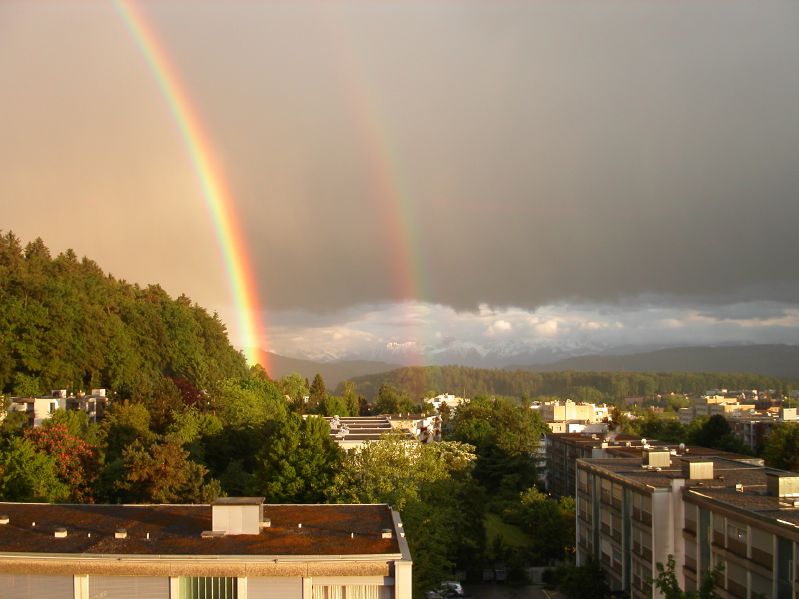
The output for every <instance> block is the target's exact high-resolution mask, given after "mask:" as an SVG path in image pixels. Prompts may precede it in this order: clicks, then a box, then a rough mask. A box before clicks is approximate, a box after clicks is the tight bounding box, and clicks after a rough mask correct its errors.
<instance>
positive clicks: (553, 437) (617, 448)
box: [544, 434, 763, 497]
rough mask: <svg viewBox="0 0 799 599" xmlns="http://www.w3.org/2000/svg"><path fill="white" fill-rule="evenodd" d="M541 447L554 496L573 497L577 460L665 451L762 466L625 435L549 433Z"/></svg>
mask: <svg viewBox="0 0 799 599" xmlns="http://www.w3.org/2000/svg"><path fill="white" fill-rule="evenodd" d="M544 445H545V447H546V454H547V475H546V484H547V490H548V491H549V492H550V493H552V494H553V495H555V496H557V497H561V496H563V495H571V496H572V497H574V496H575V493H576V487H575V475H576V472H577V460H580V459H591V458H635V459H641V456H642V455H643V454H644V452H646V451H667V452H669V453H670V454H673V455H676V456H684V457H691V456H718V457H724V458H727V459H730V460H736V461H740V462H744V463H747V464H754V465H758V466H762V465H763V460H762V459H761V458H756V457H752V456H746V455H740V454H737V453H731V452H726V451H719V450H718V449H708V448H706V447H698V446H693V445H691V446H687V447H686V446H684V445H680V444H676V443H664V442H662V441H657V440H655V439H642V438H640V437H636V436H633V435H625V434H608V435H587V434H563V435H557V434H549V435H546V437H545V440H544Z"/></svg>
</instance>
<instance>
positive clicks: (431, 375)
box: [352, 366, 799, 401]
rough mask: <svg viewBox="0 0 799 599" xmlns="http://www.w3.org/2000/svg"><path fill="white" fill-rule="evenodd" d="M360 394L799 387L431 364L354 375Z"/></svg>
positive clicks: (586, 393)
mask: <svg viewBox="0 0 799 599" xmlns="http://www.w3.org/2000/svg"><path fill="white" fill-rule="evenodd" d="M352 381H353V382H354V383H355V384H356V387H357V390H358V392H359V393H360V394H362V395H365V396H366V397H367V398H368V399H370V400H371V399H373V398H374V397H375V395H376V394H377V391H378V389H379V388H380V385H382V384H383V383H388V384H390V385H393V386H394V387H396V388H397V389H399V390H401V391H404V392H406V393H408V394H409V395H410V397H411V398H412V399H416V398H421V397H423V396H424V395H425V394H427V393H430V392H433V393H453V394H455V395H465V396H466V397H475V396H478V395H502V396H514V397H528V398H532V397H535V396H540V395H549V396H559V397H571V398H572V399H575V400H579V399H586V400H598V401H603V400H605V401H615V400H618V399H620V398H623V397H626V396H631V395H632V396H638V395H651V394H654V393H658V392H660V393H670V392H672V391H673V392H675V393H701V392H704V391H706V390H708V389H714V388H719V387H726V388H730V389H780V390H786V389H788V388H799V385H797V384H792V383H791V382H790V381H787V380H785V379H778V378H774V377H768V376H759V375H750V374H732V373H657V374H655V373H640V372H627V373H625V372H575V371H562V372H530V371H525V370H500V369H484V368H466V367H463V366H427V367H415V368H399V369H397V370H392V371H391V372H385V373H381V374H374V375H367V376H361V377H357V378H354V379H352Z"/></svg>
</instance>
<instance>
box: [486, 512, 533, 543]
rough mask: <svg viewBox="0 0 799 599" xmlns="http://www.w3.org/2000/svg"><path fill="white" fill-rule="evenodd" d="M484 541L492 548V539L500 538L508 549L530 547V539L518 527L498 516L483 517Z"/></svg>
mask: <svg viewBox="0 0 799 599" xmlns="http://www.w3.org/2000/svg"><path fill="white" fill-rule="evenodd" d="M485 527H486V541H487V545H488V547H492V546H493V543H494V539H495V538H497V537H498V536H501V537H502V542H503V543H504V544H505V545H506V546H508V547H530V545H532V539H531V538H530V535H529V534H527V533H526V532H524V531H523V530H522V529H521V528H519V527H518V526H515V525H513V524H508V523H507V522H505V521H504V520H502V517H501V516H499V515H498V514H493V513H488V514H486V517H485Z"/></svg>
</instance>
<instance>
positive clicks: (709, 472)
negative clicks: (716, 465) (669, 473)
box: [681, 458, 713, 480]
mask: <svg viewBox="0 0 799 599" xmlns="http://www.w3.org/2000/svg"><path fill="white" fill-rule="evenodd" d="M681 461H682V475H683V476H684V477H685V478H687V479H689V480H713V462H712V461H711V460H701V459H691V458H683V459H682V460H681Z"/></svg>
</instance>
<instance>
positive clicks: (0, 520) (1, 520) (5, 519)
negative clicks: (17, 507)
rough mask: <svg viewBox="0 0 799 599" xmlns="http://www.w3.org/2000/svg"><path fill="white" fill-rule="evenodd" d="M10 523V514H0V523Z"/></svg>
mask: <svg viewBox="0 0 799 599" xmlns="http://www.w3.org/2000/svg"><path fill="white" fill-rule="evenodd" d="M8 523H9V519H8V514H3V515H2V516H0V524H8Z"/></svg>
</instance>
